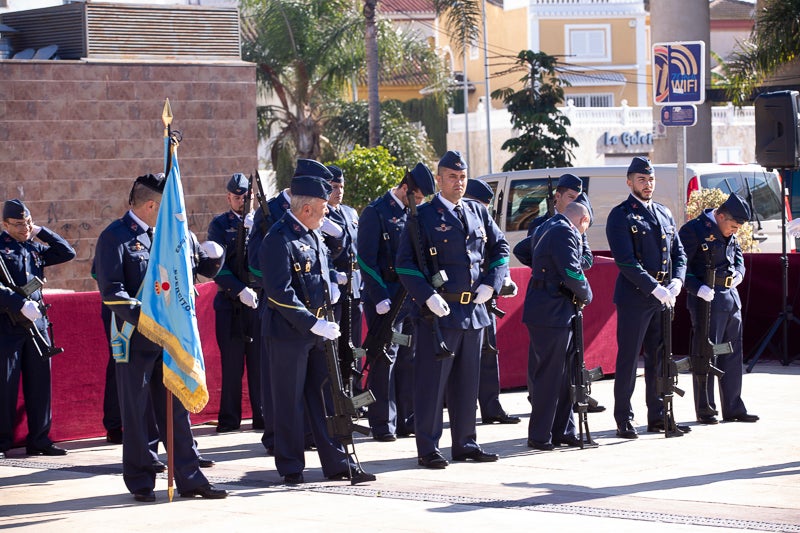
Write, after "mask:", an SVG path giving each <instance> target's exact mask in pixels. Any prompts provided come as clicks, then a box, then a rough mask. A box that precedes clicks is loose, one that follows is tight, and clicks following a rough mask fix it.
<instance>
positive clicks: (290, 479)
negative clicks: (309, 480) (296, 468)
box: [283, 472, 305, 485]
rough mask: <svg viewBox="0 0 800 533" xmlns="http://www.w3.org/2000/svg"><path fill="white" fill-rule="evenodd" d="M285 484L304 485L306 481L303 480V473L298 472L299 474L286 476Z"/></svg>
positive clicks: (284, 478)
mask: <svg viewBox="0 0 800 533" xmlns="http://www.w3.org/2000/svg"><path fill="white" fill-rule="evenodd" d="M283 482H284V483H286V484H287V485H302V484H303V483H304V482H305V480H304V479H303V473H302V472H298V473H297V474H286V475H285V476H283Z"/></svg>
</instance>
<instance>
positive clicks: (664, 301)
mask: <svg viewBox="0 0 800 533" xmlns="http://www.w3.org/2000/svg"><path fill="white" fill-rule="evenodd" d="M627 184H628V187H629V188H630V190H631V193H630V195H629V196H628V198H627V199H626V200H625V201H624V202H622V203H621V204H619V205H617V206H616V207H614V208H613V209H612V210H611V212H610V213H609V214H608V221H607V223H606V237H607V238H608V244H609V246H610V248H611V254H612V256H613V257H614V262H615V263H616V264H617V267H618V268H619V276H618V277H617V283H616V286H615V288H614V303H615V304H616V308H617V362H616V365H617V369H616V377H615V380H614V419H615V420H616V423H617V436H618V437H621V438H624V439H635V438H637V437H638V434H637V430H636V428H635V427H634V426H633V424H632V422H633V408H632V406H631V396H632V395H633V389H634V386H635V384H636V368H637V361H638V360H639V353H640V352H642V348H644V361H645V362H644V376H645V398H646V403H647V430H648V431H649V432H657V431H663V430H664V427H663V406H662V402H661V399H660V398H659V395H658V394H657V392H656V377H657V374H658V365H659V363H660V360H661V357H662V356H663V354H662V352H663V332H662V328H661V313H662V312H667V309H666V308H667V307H673V306H674V305H675V298H676V297H677V295H678V293H680V290H681V288H682V287H683V278H684V275H685V273H686V254H685V253H684V251H683V246H682V245H681V241H680V239H679V238H678V230H677V228H676V226H675V220H674V219H673V218H672V213H671V212H670V210H669V209H668V208H667V207H665V206H664V205H662V204H659V203H658V202H656V201H654V200H653V191H654V190H655V185H656V177H655V172H654V171H653V167H652V166H651V165H650V161H649V160H648V159H647V158H645V157H641V156H636V157H634V158H633V160H632V161H631V164H630V165H629V167H628V174H627ZM678 429H680V430H682V431H684V432H685V431H688V430H689V426H678Z"/></svg>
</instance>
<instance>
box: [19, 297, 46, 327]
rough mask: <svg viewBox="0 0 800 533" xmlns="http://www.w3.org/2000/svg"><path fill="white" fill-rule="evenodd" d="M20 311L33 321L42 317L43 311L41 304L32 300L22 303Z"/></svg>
mask: <svg viewBox="0 0 800 533" xmlns="http://www.w3.org/2000/svg"><path fill="white" fill-rule="evenodd" d="M20 312H21V313H22V314H23V315H25V318H27V319H28V320H30V321H31V322H35V321H36V320H37V319H39V318H42V312H41V311H39V306H38V305H36V302H34V301H31V300H25V303H24V304H22V309H20Z"/></svg>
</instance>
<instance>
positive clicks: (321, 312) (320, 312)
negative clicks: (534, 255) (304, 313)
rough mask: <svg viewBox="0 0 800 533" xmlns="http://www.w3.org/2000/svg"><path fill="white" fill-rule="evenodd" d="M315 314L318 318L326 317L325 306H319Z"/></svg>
mask: <svg viewBox="0 0 800 533" xmlns="http://www.w3.org/2000/svg"><path fill="white" fill-rule="evenodd" d="M315 316H316V317H317V319H318V320H321V319H323V318H325V306H322V307H318V308H317V313H316V315H315Z"/></svg>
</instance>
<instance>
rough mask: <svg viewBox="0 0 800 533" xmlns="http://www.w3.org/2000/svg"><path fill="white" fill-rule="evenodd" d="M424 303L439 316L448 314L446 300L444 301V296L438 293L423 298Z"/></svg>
mask: <svg viewBox="0 0 800 533" xmlns="http://www.w3.org/2000/svg"><path fill="white" fill-rule="evenodd" d="M425 305H427V306H428V309H430V310H431V311H433V314H434V315H436V316H438V317H439V318H441V317H443V316H447V315H449V314H450V306H449V305H447V302H445V301H444V298H442V297H441V296H439V294H438V293H436V294H433V295H431V297H430V298H428V299H427V300H425Z"/></svg>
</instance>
